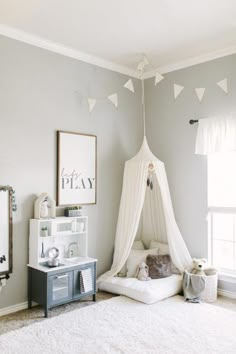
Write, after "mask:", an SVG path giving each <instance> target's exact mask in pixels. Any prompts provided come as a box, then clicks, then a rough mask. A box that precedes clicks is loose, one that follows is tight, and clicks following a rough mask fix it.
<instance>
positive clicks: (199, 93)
mask: <svg viewBox="0 0 236 354" xmlns="http://www.w3.org/2000/svg"><path fill="white" fill-rule="evenodd" d="M194 90H195V92H196V95H197V97H198V99H199V102H202V99H203V96H204V93H205V90H206V89H205V88H204V87H199V88H195V89H194Z"/></svg>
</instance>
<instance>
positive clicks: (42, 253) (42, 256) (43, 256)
mask: <svg viewBox="0 0 236 354" xmlns="http://www.w3.org/2000/svg"><path fill="white" fill-rule="evenodd" d="M41 258H45V253H44V243H43V242H42V251H41Z"/></svg>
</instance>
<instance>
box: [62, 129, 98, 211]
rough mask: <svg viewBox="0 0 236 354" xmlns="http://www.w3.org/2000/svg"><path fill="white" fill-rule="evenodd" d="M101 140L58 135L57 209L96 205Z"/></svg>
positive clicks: (86, 136) (69, 134)
mask: <svg viewBox="0 0 236 354" xmlns="http://www.w3.org/2000/svg"><path fill="white" fill-rule="evenodd" d="M96 155H97V137H96V136H95V135H86V134H79V133H71V132H63V131H58V132H57V161H58V165H57V205H58V206H66V205H75V204H96Z"/></svg>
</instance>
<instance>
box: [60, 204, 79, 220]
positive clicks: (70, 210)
mask: <svg viewBox="0 0 236 354" xmlns="http://www.w3.org/2000/svg"><path fill="white" fill-rule="evenodd" d="M81 210H82V206H81V205H76V206H73V207H67V208H65V210H64V216H69V217H72V216H81Z"/></svg>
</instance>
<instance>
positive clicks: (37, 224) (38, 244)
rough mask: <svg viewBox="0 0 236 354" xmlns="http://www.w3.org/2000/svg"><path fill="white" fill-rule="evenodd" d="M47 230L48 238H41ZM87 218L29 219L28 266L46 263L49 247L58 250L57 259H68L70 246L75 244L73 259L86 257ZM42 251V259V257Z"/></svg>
mask: <svg viewBox="0 0 236 354" xmlns="http://www.w3.org/2000/svg"><path fill="white" fill-rule="evenodd" d="M45 228H47V231H48V236H43V229H45ZM87 240H88V217H87V216H78V217H57V218H55V219H31V220H30V237H29V265H31V266H38V265H40V263H43V262H46V261H47V260H48V259H49V257H48V250H49V249H50V248H51V247H57V248H58V249H59V259H60V260H63V259H66V258H69V255H68V250H69V246H70V244H72V243H74V244H77V249H78V252H77V254H75V255H74V256H75V257H87V253H88V252H87V249H88V242H87ZM42 251H43V253H44V257H42Z"/></svg>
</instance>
